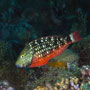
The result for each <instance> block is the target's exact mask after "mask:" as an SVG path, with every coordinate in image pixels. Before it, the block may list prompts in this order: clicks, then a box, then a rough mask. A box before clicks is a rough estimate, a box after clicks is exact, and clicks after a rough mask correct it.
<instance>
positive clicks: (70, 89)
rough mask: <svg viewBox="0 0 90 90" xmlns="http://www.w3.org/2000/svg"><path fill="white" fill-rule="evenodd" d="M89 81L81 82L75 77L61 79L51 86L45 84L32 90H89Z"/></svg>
mask: <svg viewBox="0 0 90 90" xmlns="http://www.w3.org/2000/svg"><path fill="white" fill-rule="evenodd" d="M89 89H90V81H88V82H81V81H80V79H79V78H77V77H75V76H74V77H69V78H62V80H61V81H60V82H57V83H56V84H55V85H51V84H50V83H48V82H46V84H45V85H44V86H37V87H36V88H35V89H34V90H89Z"/></svg>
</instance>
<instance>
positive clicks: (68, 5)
mask: <svg viewBox="0 0 90 90" xmlns="http://www.w3.org/2000/svg"><path fill="white" fill-rule="evenodd" d="M75 30H77V31H78V32H79V33H80V35H81V37H82V38H83V40H82V41H81V42H78V43H76V44H74V45H71V46H70V47H69V49H71V50H73V51H75V52H76V53H77V54H79V57H80V59H79V61H78V62H79V63H78V66H79V67H81V66H82V65H90V61H89V59H90V55H89V53H90V1H89V0H68V1H67V0H62V1H61V0H0V86H3V87H2V88H4V87H5V88H9V87H12V89H8V90H13V88H14V89H15V90H34V88H36V87H37V86H38V85H42V86H44V85H46V84H45V83H46V81H47V82H50V83H51V84H52V85H54V83H55V82H56V81H57V76H58V75H59V74H60V73H59V74H58V73H57V72H56V73H54V70H51V74H53V73H54V75H53V76H51V75H50V73H49V72H50V69H49V67H48V66H45V67H38V68H34V69H33V68H17V67H16V65H15V62H16V60H17V58H18V56H19V54H20V52H21V51H22V49H23V48H24V46H25V45H26V44H27V43H28V42H30V41H32V40H34V39H37V38H40V37H43V36H50V35H61V36H67V35H68V34H70V33H72V32H74V31H75ZM84 38H86V39H84ZM54 69H55V68H54ZM46 73H47V74H46ZM43 76H45V77H48V78H46V79H45V77H43ZM54 77H55V78H56V79H55V80H53V78H54ZM78 77H79V76H78ZM40 78H41V79H42V81H40V80H41V79H40ZM49 78H51V79H50V80H49ZM36 79H37V81H38V83H37V82H35V81H36ZM44 79H45V80H44ZM4 81H5V82H6V83H7V84H8V83H9V84H8V85H5V84H4V83H3V82H4ZM0 90H1V89H0Z"/></svg>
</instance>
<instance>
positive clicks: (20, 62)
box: [16, 46, 32, 68]
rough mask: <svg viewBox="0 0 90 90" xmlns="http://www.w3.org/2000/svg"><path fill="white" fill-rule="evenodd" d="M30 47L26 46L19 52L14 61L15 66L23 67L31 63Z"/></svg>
mask: <svg viewBox="0 0 90 90" xmlns="http://www.w3.org/2000/svg"><path fill="white" fill-rule="evenodd" d="M30 52H31V51H30V48H28V46H26V47H25V48H24V49H23V50H22V52H21V53H20V55H19V57H18V59H17V61H16V66H17V67H20V68H23V67H26V66H27V65H29V64H31V62H32V53H30Z"/></svg>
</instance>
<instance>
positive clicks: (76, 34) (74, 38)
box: [69, 31, 82, 43]
mask: <svg viewBox="0 0 90 90" xmlns="http://www.w3.org/2000/svg"><path fill="white" fill-rule="evenodd" d="M69 37H70V40H71V42H72V43H75V42H77V41H80V40H81V39H82V38H81V37H80V35H79V32H78V31H75V32H73V33H71V34H70V35H69Z"/></svg>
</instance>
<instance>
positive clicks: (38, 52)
mask: <svg viewBox="0 0 90 90" xmlns="http://www.w3.org/2000/svg"><path fill="white" fill-rule="evenodd" d="M79 40H81V37H80V36H79V33H78V31H75V32H73V33H71V34H70V35H69V36H67V37H60V36H47V37H41V38H39V39H37V40H34V41H31V42H30V43H29V44H28V45H26V46H25V48H24V49H23V51H22V52H21V54H20V56H19V57H18V60H17V62H16V65H17V66H18V67H26V66H27V65H29V67H39V66H43V65H45V64H47V63H48V61H49V60H50V59H52V58H54V57H56V56H58V55H60V54H61V53H63V52H64V50H65V49H66V48H67V47H68V46H69V44H72V43H75V42H77V41H79Z"/></svg>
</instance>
